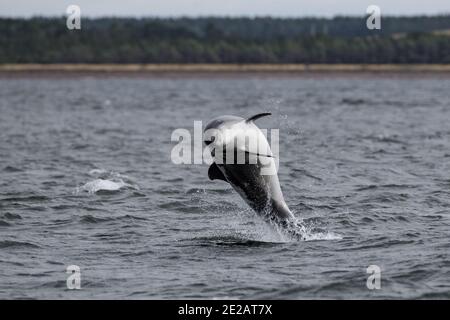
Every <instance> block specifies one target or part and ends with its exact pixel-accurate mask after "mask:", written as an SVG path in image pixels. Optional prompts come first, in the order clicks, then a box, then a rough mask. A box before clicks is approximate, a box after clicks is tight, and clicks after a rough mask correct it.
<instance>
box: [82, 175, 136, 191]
mask: <svg viewBox="0 0 450 320" xmlns="http://www.w3.org/2000/svg"><path fill="white" fill-rule="evenodd" d="M89 175H91V176H94V177H96V179H95V180H92V181H89V182H87V183H85V184H84V185H82V186H81V187H78V188H77V189H76V193H79V192H81V191H86V192H88V193H91V194H93V193H96V192H99V191H118V190H120V189H122V188H132V189H136V190H139V187H138V186H137V185H136V184H134V183H132V181H131V179H130V178H129V177H128V176H125V175H122V174H120V173H117V172H114V171H108V170H105V169H93V170H90V171H89ZM124 180H125V181H124Z"/></svg>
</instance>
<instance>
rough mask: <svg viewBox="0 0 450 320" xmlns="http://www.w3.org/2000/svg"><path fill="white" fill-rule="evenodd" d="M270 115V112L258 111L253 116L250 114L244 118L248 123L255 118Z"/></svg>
mask: <svg viewBox="0 0 450 320" xmlns="http://www.w3.org/2000/svg"><path fill="white" fill-rule="evenodd" d="M270 115H272V113H271V112H264V113H258V114H255V115H254V116H251V117H250V118H247V119H246V120H245V122H247V123H249V122H251V121H255V120H257V119H259V118H262V117H265V116H270Z"/></svg>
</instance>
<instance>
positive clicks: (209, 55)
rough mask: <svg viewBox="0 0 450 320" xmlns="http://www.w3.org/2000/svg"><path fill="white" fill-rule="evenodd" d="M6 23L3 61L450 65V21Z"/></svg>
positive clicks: (0, 25) (0, 23) (1, 35)
mask: <svg viewBox="0 0 450 320" xmlns="http://www.w3.org/2000/svg"><path fill="white" fill-rule="evenodd" d="M81 27H82V29H81V30H68V29H67V27H66V18H65V17H59V18H32V19H10V18H0V63H450V16H449V15H442V16H434V17H426V16H423V17H385V18H382V29H381V30H369V29H367V27H366V18H365V17H335V18H332V19H325V18H298V19H281V18H269V17H266V18H176V19H159V18H143V19H131V18H99V19H83V18H82V20H81Z"/></svg>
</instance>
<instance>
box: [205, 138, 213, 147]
mask: <svg viewBox="0 0 450 320" xmlns="http://www.w3.org/2000/svg"><path fill="white" fill-rule="evenodd" d="M214 140H216V137H211V140H205V141H203V142H204V143H205V144H206V145H207V146H209V145H210V144H211V143H213V142H214Z"/></svg>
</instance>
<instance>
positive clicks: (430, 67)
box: [0, 63, 450, 73]
mask: <svg viewBox="0 0 450 320" xmlns="http://www.w3.org/2000/svg"><path fill="white" fill-rule="evenodd" d="M41 72H42V73H84V72H87V73H227V72H230V73H236V72H237V73H239V72H243V73H246V72H250V73H253V72H267V73H272V72H277V73H308V72H349V73H353V72H383V73H384V72H394V73H399V72H400V73H408V72H413V73H417V72H419V73H420V72H432V73H434V72H436V73H448V72H450V64H67V63H63V64H0V73H41Z"/></svg>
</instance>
